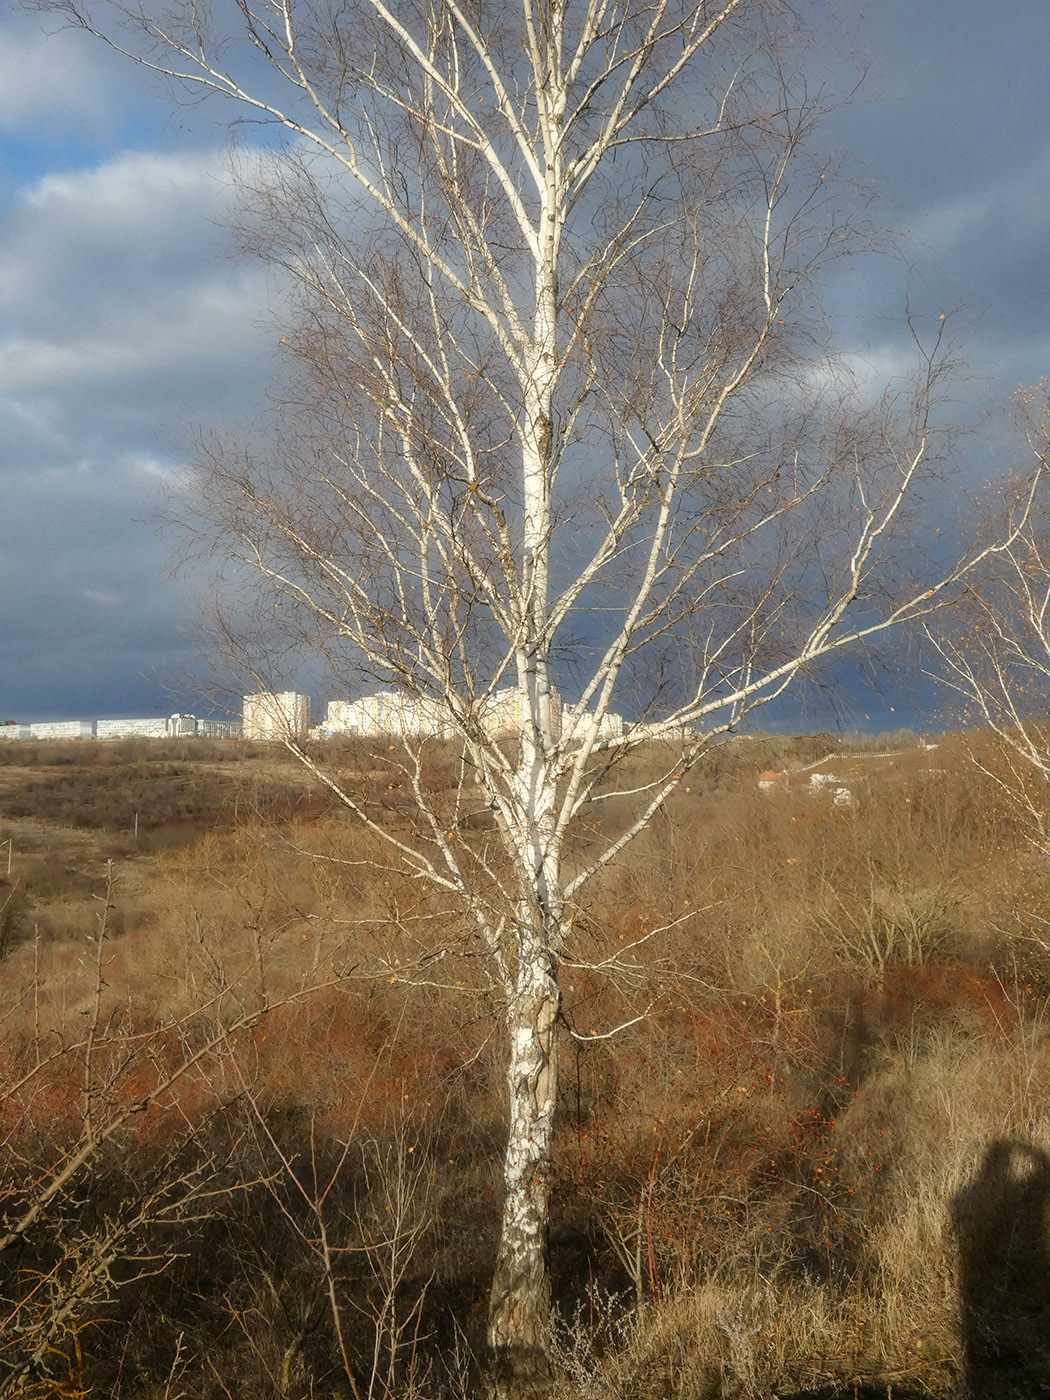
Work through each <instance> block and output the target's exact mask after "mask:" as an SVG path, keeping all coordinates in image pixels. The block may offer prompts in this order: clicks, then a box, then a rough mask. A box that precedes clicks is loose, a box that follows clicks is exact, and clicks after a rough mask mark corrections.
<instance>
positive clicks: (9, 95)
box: [0, 15, 136, 136]
mask: <svg viewBox="0 0 1050 1400" xmlns="http://www.w3.org/2000/svg"><path fill="white" fill-rule="evenodd" d="M127 70H128V65H127V61H126V60H122V59H121V58H120V57H119V55H117V54H114V53H112V52H111V51H110V50H108V49H106V47H105V46H104V45H102V44H100V43H99V42H98V41H97V40H95V39H93V38H92V37H91V36H90V35H88V34H86V33H84V32H83V31H78V30H75V29H71V28H62V27H59V26H58V24H57V22H56V23H55V24H53V25H51V27H50V28H48V29H42V28H41V27H40V26H39V24H38V23H37V22H35V19H34V17H33V16H24V17H20V16H15V15H10V16H7V17H5V18H4V19H3V21H2V22H0V130H6V131H8V132H15V131H27V130H34V129H35V130H40V129H44V130H50V131H61V130H65V131H69V130H72V131H73V132H74V133H76V134H77V135H78V136H83V135H84V134H86V132H89V131H90V132H92V133H94V134H96V135H97V134H99V133H101V132H103V131H106V130H109V129H111V128H112V127H113V126H114V124H115V123H117V122H118V121H119V120H120V119H121V114H122V113H123V112H126V110H127V105H128V101H129V98H133V97H134V95H135V85H136V84H135V78H134V75H131V74H129V73H128V71H127Z"/></svg>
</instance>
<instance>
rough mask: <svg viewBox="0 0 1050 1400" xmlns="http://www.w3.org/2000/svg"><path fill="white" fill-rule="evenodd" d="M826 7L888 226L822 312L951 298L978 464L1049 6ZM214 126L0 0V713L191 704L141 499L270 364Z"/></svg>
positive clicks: (1042, 350)
mask: <svg viewBox="0 0 1050 1400" xmlns="http://www.w3.org/2000/svg"><path fill="white" fill-rule="evenodd" d="M836 10H837V12H838V14H839V15H840V16H841V19H842V22H843V25H844V26H845V28H846V29H847V30H848V40H847V41H846V42H848V43H849V44H851V45H852V47H853V48H854V49H855V50H856V51H858V53H859V54H860V55H861V56H862V58H863V60H864V62H865V64H866V67H867V71H868V76H867V79H866V82H865V84H864V86H863V87H862V89H861V91H860V93H859V94H858V97H857V100H856V101H855V102H854V103H853V105H852V106H851V107H850V108H849V109H848V110H846V111H844V112H842V113H840V114H838V115H837V116H836V117H835V118H834V120H833V121H832V123H831V128H830V137H831V139H832V140H833V142H834V143H835V144H837V145H838V146H840V147H841V148H842V149H843V150H844V152H845V153H846V157H847V164H848V165H849V167H850V168H851V169H852V170H853V171H854V172H855V173H856V174H857V175H858V176H859V177H860V178H861V179H862V180H864V181H866V182H868V183H869V184H870V185H871V186H872V187H874V188H875V189H876V190H877V191H878V192H879V197H880V199H881V201H882V204H881V217H882V219H883V220H884V222H885V223H887V224H888V225H889V226H890V227H892V228H894V229H895V230H899V232H900V235H901V237H900V238H899V240H898V243H897V256H896V257H894V258H887V259H882V260H881V261H879V262H878V263H873V264H871V266H870V267H868V266H865V268H864V269H863V270H861V269H857V268H854V269H853V270H852V271H851V273H850V275H849V277H848V278H846V277H844V278H842V279H841V280H840V282H839V283H837V284H836V285H834V286H833V287H832V289H831V293H832V295H831V301H832V310H833V312H834V314H835V319H836V327H837V331H838V334H839V335H840V336H841V338H842V340H843V342H844V344H845V345H847V346H848V347H849V348H850V351H851V353H852V354H854V355H855V356H856V357H857V358H858V360H861V361H864V360H867V361H868V362H870V364H871V365H872V366H873V367H875V368H877V367H879V366H882V365H888V364H893V363H894V362H895V357H896V356H897V354H898V352H899V349H900V346H901V336H900V317H901V313H902V310H903V308H904V306H905V304H906V303H908V304H910V305H911V306H912V307H913V308H915V309H916V311H917V313H918V314H919V315H920V316H924V317H929V318H930V320H931V322H932V320H933V319H935V317H936V316H937V314H938V313H939V312H940V311H957V313H958V314H957V315H955V316H954V318H953V322H952V324H953V326H954V327H955V335H956V338H957V342H958V346H959V349H960V350H961V351H962V353H963V355H964V356H965V359H966V361H967V363H968V370H969V377H968V378H967V380H966V381H965V384H964V385H963V386H962V387H961V389H960V399H961V400H965V404H964V405H963V406H962V407H964V410H965V411H964V413H963V416H966V417H968V418H970V419H972V420H974V421H976V422H980V421H981V420H982V419H984V418H985V417H986V416H987V423H986V425H985V426H984V428H983V429H981V431H980V432H978V433H977V434H976V435H975V436H974V437H973V438H972V439H971V440H970V443H969V446H968V448H967V451H968V453H969V462H970V465H969V467H968V470H969V471H970V472H973V471H980V470H981V469H982V463H983V462H984V461H987V463H988V465H989V467H990V466H991V465H993V458H995V457H996V456H997V455H998V454H1001V452H1002V450H1003V449H1002V443H1003V434H1002V430H1001V428H1000V427H999V425H998V423H997V420H996V417H995V415H996V414H997V413H998V412H999V411H1000V410H1001V409H1002V407H1003V405H1004V404H1005V401H1006V400H1007V399H1008V397H1009V395H1010V393H1011V392H1012V390H1013V389H1014V388H1015V387H1016V386H1017V385H1018V384H1019V383H1022V382H1025V381H1028V380H1032V379H1035V378H1038V377H1040V376H1041V375H1043V374H1044V373H1048V372H1050V330H1048V311H1050V273H1048V250H1050V98H1048V96H1047V84H1046V71H1047V63H1048V60H1050V4H1047V0H1009V3H1007V4H1004V5H1002V6H1000V7H996V9H995V12H994V16H993V14H992V9H991V7H989V6H988V4H987V0H879V2H878V3H872V4H864V3H861V0H841V3H840V4H838V5H837V6H836ZM224 139H225V138H224V135H223V133H222V131H221V129H220V128H219V127H217V126H215V125H212V124H211V123H210V122H209V120H208V118H207V115H206V114H204V113H186V112H184V111H178V110H174V111H173V109H172V108H171V107H170V106H169V105H168V104H167V102H166V100H165V98H164V97H163V95H162V94H160V93H159V92H158V91H156V90H155V89H154V88H153V87H152V86H151V84H150V82H149V81H148V79H147V78H146V77H145V75H142V74H139V73H137V72H136V71H135V70H134V69H132V68H131V67H130V66H128V65H126V64H125V63H124V62H122V61H121V60H119V59H117V58H115V57H114V56H112V55H110V54H109V53H107V51H106V50H105V49H103V48H102V47H101V46H99V45H97V44H96V43H94V42H92V41H91V40H90V39H89V38H88V37H86V36H83V35H79V34H73V33H47V32H45V31H44V30H43V29H42V28H41V26H40V22H39V20H38V19H35V18H34V17H33V16H30V15H24V14H18V13H12V12H11V11H10V9H8V10H6V11H4V12H3V15H2V17H0V501H2V509H0V588H2V591H3V607H2V609H0V719H6V718H12V719H22V720H31V719H48V718H81V717H83V718H98V717H107V716H113V717H117V716H126V715H148V714H160V713H164V712H166V711H169V710H170V709H172V708H173V707H175V706H176V705H178V706H179V707H183V706H188V707H194V705H195V704H196V706H197V707H198V708H200V709H202V711H203V709H204V708H206V706H204V705H203V702H201V701H200V700H199V697H197V699H196V700H195V697H194V696H193V694H192V686H189V688H187V685H188V683H187V677H190V676H192V675H193V674H194V672H195V671H197V670H198V669H199V666H198V662H197V657H196V655H195V648H194V645H193V644H192V643H191V642H190V641H188V640H187V638H186V636H185V635H184V632H183V630H182V629H183V625H184V624H185V623H186V622H187V621H188V620H189V619H190V618H191V616H192V613H193V605H192V598H191V592H192V581H191V580H174V581H173V580H172V579H171V577H170V576H169V573H168V566H169V562H170V559H171V555H172V551H173V547H174V546H173V542H172V540H171V539H170V538H169V537H167V536H166V535H165V533H164V531H163V530H162V529H160V528H159V527H158V525H157V523H156V521H157V515H158V511H159V508H160V506H161V502H162V500H163V491H164V486H165V483H166V482H170V481H171V479H172V477H173V474H174V473H175V472H176V471H177V469H178V466H179V464H180V461H181V460H182V458H183V456H184V454H185V452H186V443H187V441H188V440H189V439H190V438H191V437H192V435H193V432H194V431H195V427H197V426H199V425H206V424H208V423H212V422H217V421H226V422H244V421H245V420H250V418H251V416H252V413H253V410H254V409H255V408H257V406H258V405H259V403H260V399H261V395H262V393H263V389H264V386H265V384H266V383H267V380H268V378H269V376H270V374H271V373H272V370H273V363H274V361H273V350H274V346H273V340H274V331H273V330H272V329H271V328H269V327H268V326H267V323H266V308H267V304H268V301H269V299H270V298H271V296H272V293H273V288H272V286H270V285H269V284H268V281H267V277H266V274H265V272H264V271H262V270H260V269H259V268H257V267H253V266H247V265H245V264H243V263H240V262H238V261H237V260H236V259H234V258H233V257H232V256H231V255H230V251H229V248H228V243H227V239H226V236H225V234H224V232H223V219H224V213H225V211H226V210H227V208H228V207H229V204H230V201H231V199H232V198H233V196H232V192H231V189H230V184H229V181H228V179H227V178H226V175H225V161H224V156H223V146H224ZM961 411H962V409H961ZM317 698H320V697H317Z"/></svg>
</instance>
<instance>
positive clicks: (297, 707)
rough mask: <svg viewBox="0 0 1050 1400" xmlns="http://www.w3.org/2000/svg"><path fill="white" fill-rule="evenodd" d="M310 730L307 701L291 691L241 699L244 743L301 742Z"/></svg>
mask: <svg viewBox="0 0 1050 1400" xmlns="http://www.w3.org/2000/svg"><path fill="white" fill-rule="evenodd" d="M309 728H310V697H309V696H308V695H299V694H298V693H297V692H296V691H294V690H282V691H278V692H277V693H274V692H272V691H268V690H264V691H260V693H259V694H258V695H246V696H245V697H244V714H243V728H242V733H243V735H244V738H245V739H278V740H280V739H305V738H306V734H307V730H308V729H309Z"/></svg>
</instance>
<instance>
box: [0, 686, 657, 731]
mask: <svg viewBox="0 0 1050 1400" xmlns="http://www.w3.org/2000/svg"><path fill="white" fill-rule="evenodd" d="M550 709H551V719H550V722H551V730H552V737H553V738H555V739H559V738H560V737H561V732H562V700H561V696H560V695H559V694H558V692H557V691H556V690H553V689H552V691H551V707H550ZM523 719H524V708H523V704H522V696H521V692H520V691H519V690H518V688H517V687H516V686H507V687H505V688H503V689H501V690H496V691H494V692H493V693H492V694H491V695H489V696H488V697H487V698H486V700H485V701H484V702H483V704H482V705H481V707H480V717H479V723H480V725H481V728H482V729H483V731H485V732H486V733H488V734H489V735H491V736H492V737H500V736H503V735H510V734H516V733H518V732H520V730H521V726H522V722H523ZM645 727H646V726H640V725H636V726H634V730H635V731H636V732H637V731H638V730H641V729H644V728H645ZM623 732H624V721H623V717H622V716H621V715H617V714H611V713H610V714H608V715H606V716H605V718H604V720H603V721H602V724H601V728H600V731H599V737H600V738H602V739H615V738H619V737H620V736H621V735H622V734H623ZM453 734H454V729H453V726H452V723H451V721H450V719H449V717H448V715H447V713H446V712H445V711H444V709H443V708H442V706H440V705H439V703H438V702H437V701H436V700H433V699H430V698H428V697H426V696H414V695H409V694H406V693H405V692H404V691H400V690H380V691H377V692H375V693H374V694H371V695H364V696H361V697H359V698H358V699H356V700H329V701H328V703H327V709H326V713H325V718H324V719H323V720H321V721H319V722H318V723H316V724H311V723H310V697H309V696H308V695H301V694H299V693H298V692H297V691H292V690H285V691H260V692H258V693H257V694H255V695H245V696H244V698H243V706H242V712H241V718H240V719H236V718H234V717H233V716H230V717H229V718H226V719H198V718H197V717H196V715H191V714H181V713H180V714H173V715H167V716H164V717H160V718H146V719H98V720H90V719H71V720H47V721H44V722H40V723H30V724H21V723H18V722H17V721H14V720H8V721H7V722H6V723H0V740H4V739H8V740H15V739H25V740H31V739H99V740H107V739H186V738H200V739H251V740H262V741H267V740H269V741H280V740H285V739H295V740H304V739H336V738H341V737H357V738H364V739H378V738H390V737H397V738H434V739H451V738H452V737H453Z"/></svg>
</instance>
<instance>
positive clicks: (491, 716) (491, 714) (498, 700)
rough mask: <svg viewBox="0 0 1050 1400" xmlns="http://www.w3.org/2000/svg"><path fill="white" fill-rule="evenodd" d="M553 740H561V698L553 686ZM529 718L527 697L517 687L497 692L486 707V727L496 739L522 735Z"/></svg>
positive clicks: (551, 693) (506, 687)
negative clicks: (523, 727)
mask: <svg viewBox="0 0 1050 1400" xmlns="http://www.w3.org/2000/svg"><path fill="white" fill-rule="evenodd" d="M550 695H551V736H550V737H551V738H552V739H560V738H561V696H560V695H559V694H558V692H557V691H556V690H555V689H554V687H553V686H551V692H550ZM526 716H527V705H526V702H525V697H524V696H523V695H522V693H521V691H520V690H519V689H518V687H517V686H516V685H508V686H505V687H504V688H503V689H502V690H497V691H496V692H495V694H494V695H493V696H492V699H491V700H490V701H489V703H488V705H487V706H486V707H485V718H484V725H485V728H486V729H487V730H488V732H489V733H490V734H492V735H493V736H494V737H499V736H501V735H513V734H520V733H521V730H522V726H523V724H524V723H525V719H526Z"/></svg>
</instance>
